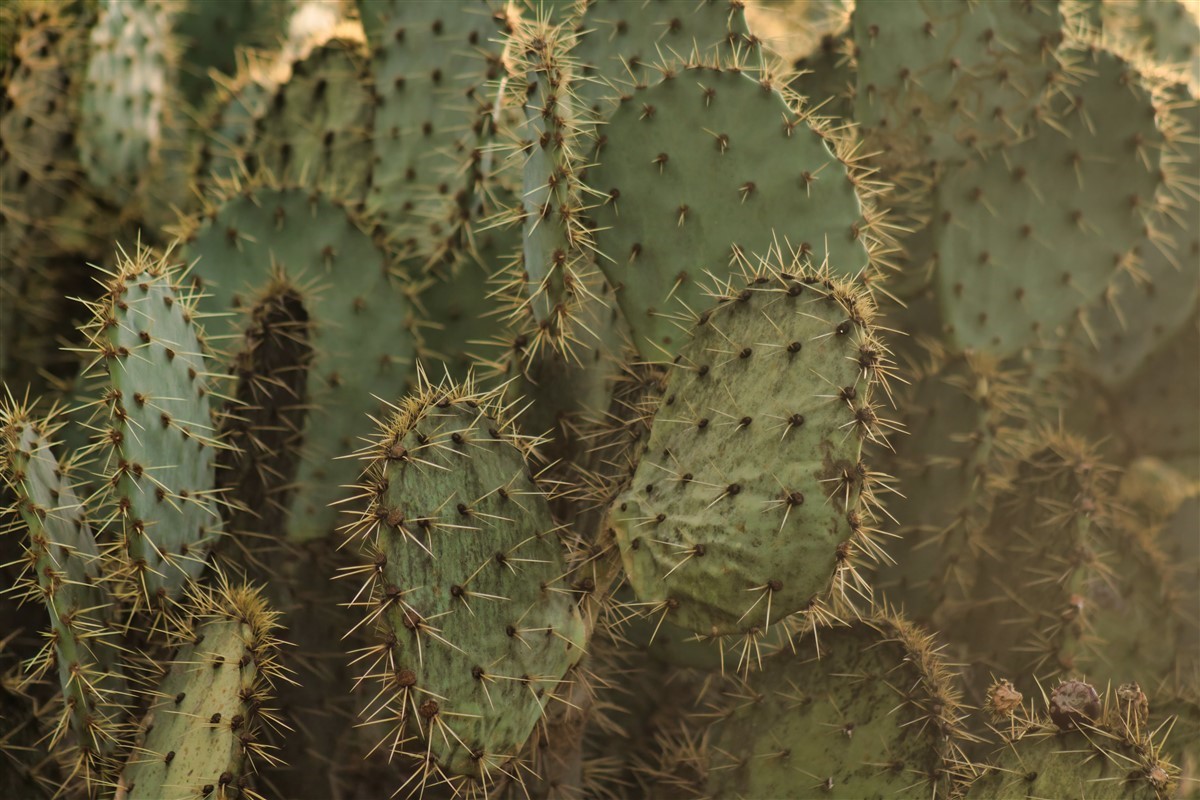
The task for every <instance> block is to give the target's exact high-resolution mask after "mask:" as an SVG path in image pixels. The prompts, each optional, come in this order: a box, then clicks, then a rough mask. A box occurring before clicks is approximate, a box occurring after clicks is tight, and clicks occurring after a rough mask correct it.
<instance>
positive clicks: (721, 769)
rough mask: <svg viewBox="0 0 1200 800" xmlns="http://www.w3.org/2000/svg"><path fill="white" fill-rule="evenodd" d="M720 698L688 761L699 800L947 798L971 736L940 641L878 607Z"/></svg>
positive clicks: (806, 641)
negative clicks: (961, 748)
mask: <svg viewBox="0 0 1200 800" xmlns="http://www.w3.org/2000/svg"><path fill="white" fill-rule="evenodd" d="M713 705H714V706H715V707H714V708H713V709H712V710H713V711H714V712H715V714H714V715H719V719H718V721H716V722H714V723H713V724H712V726H711V727H710V728H709V729H708V730H707V731H705V732H704V735H703V737H702V739H701V742H702V743H701V745H700V747H699V753H698V754H697V756H698V757H693V758H692V759H690V760H691V762H692V765H693V767H694V768H695V769H696V773H697V780H696V782H695V787H696V789H697V790H698V791H697V796H704V797H747V798H750V797H763V798H766V797H770V798H778V799H779V800H785V798H796V800H799V799H800V798H813V797H833V798H844V799H845V800H860V798H867V797H871V798H883V797H898V798H912V800H919V799H920V798H929V797H944V796H947V795H946V792H947V789H948V788H949V783H950V781H949V776H948V774H947V772H946V770H945V768H944V767H945V764H946V762H947V761H948V760H950V759H953V758H957V757H960V756H959V753H958V749H957V748H958V745H959V743H960V742H962V741H963V739H962V738H961V737H962V735H963V734H962V728H961V717H962V712H961V711H960V710H959V706H958V690H957V688H956V687H955V685H954V679H953V676H952V673H951V672H950V669H949V668H948V667H947V666H946V664H945V663H943V661H942V659H941V658H940V656H939V654H938V652H937V647H936V645H935V643H934V641H933V639H932V637H931V636H929V635H928V634H926V633H925V632H924V631H922V630H920V629H919V628H916V627H915V626H913V625H912V624H911V623H909V622H907V621H905V620H903V619H902V618H898V617H893V616H891V615H888V614H881V613H878V612H876V613H875V614H873V615H872V616H871V617H869V618H868V619H866V620H864V621H862V622H858V623H855V624H854V625H852V626H850V627H848V628H834V629H833V630H830V631H822V632H821V633H820V634H819V635H818V636H815V637H814V636H807V637H804V638H803V639H801V640H800V641H799V642H797V644H796V652H795V654H792V653H781V654H780V655H779V657H778V658H777V659H774V660H772V662H771V665H770V668H769V669H765V670H764V671H762V672H759V673H755V674H754V675H753V676H752V677H751V678H750V679H749V680H748V681H747V682H746V685H745V686H744V687H737V688H735V689H733V690H732V691H729V692H728V696H727V697H726V698H723V699H722V700H720V701H717V702H716V703H714V704H713ZM679 796H692V795H690V794H689V795H679Z"/></svg>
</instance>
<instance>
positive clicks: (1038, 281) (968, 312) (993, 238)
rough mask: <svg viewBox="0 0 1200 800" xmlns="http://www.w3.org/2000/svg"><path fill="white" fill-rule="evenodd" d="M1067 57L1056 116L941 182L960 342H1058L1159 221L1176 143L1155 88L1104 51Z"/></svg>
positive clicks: (942, 267)
mask: <svg viewBox="0 0 1200 800" xmlns="http://www.w3.org/2000/svg"><path fill="white" fill-rule="evenodd" d="M990 7H991V6H989V8H990ZM1002 7H1005V8H1008V7H1009V6H1008V5H1007V4H1003V6H1002ZM1012 8H1016V6H1015V5H1014V6H1012ZM1058 58H1059V59H1060V60H1062V61H1063V63H1064V64H1065V65H1066V66H1065V68H1064V72H1063V75H1062V76H1060V77H1058V78H1056V79H1055V83H1054V85H1055V86H1056V96H1055V97H1053V98H1052V99H1051V100H1050V101H1049V103H1050V109H1049V110H1048V111H1047V112H1046V114H1047V116H1049V117H1057V121H1055V122H1054V124H1053V125H1052V126H1051V125H1049V124H1043V125H1042V126H1041V129H1040V130H1039V131H1038V133H1037V135H1036V136H1035V137H1034V138H1033V139H1031V140H1030V141H1027V142H1024V143H1022V144H1018V145H1014V146H1012V147H1009V148H1006V149H1003V150H1001V151H999V152H996V153H993V154H990V155H989V156H988V158H987V160H986V161H983V162H969V163H966V164H964V165H963V166H960V167H955V168H951V169H950V170H949V171H948V174H947V175H946V176H945V179H944V180H943V181H942V182H941V183H940V185H939V186H938V189H937V210H936V216H935V224H936V226H937V234H936V235H937V244H936V250H937V255H938V271H937V275H938V283H939V285H938V292H939V296H940V301H941V307H942V315H943V318H944V319H945V321H946V324H947V326H948V328H949V332H950V335H951V336H952V338H953V341H954V342H955V343H956V344H957V345H958V347H960V348H971V349H976V350H981V351H987V352H990V353H993V354H995V355H996V356H998V357H1005V356H1008V355H1011V354H1013V353H1015V352H1017V351H1018V350H1020V349H1021V348H1023V347H1028V346H1031V345H1039V344H1041V345H1050V344H1056V343H1060V342H1061V341H1062V340H1063V339H1064V338H1065V335H1066V334H1065V332H1063V331H1062V330H1060V328H1062V327H1063V326H1065V325H1066V324H1067V323H1069V322H1070V321H1071V320H1072V319H1073V318H1074V317H1075V314H1076V312H1077V310H1079V309H1080V308H1083V307H1084V306H1086V305H1088V304H1090V303H1091V302H1092V301H1094V300H1095V299H1097V298H1098V297H1100V295H1101V294H1102V293H1103V292H1104V290H1105V287H1106V286H1107V285H1108V282H1109V280H1110V279H1111V278H1112V277H1113V276H1114V275H1115V274H1116V273H1117V270H1118V269H1120V268H1121V267H1122V266H1123V265H1124V264H1126V262H1127V261H1128V260H1129V258H1130V254H1131V251H1132V250H1133V248H1134V247H1135V246H1137V245H1138V243H1139V242H1140V241H1141V240H1142V236H1143V233H1144V231H1145V229H1146V228H1147V226H1151V227H1153V226H1154V225H1155V224H1156V220H1155V214H1156V212H1155V209H1154V201H1155V196H1156V193H1157V191H1158V189H1159V186H1160V183H1161V182H1162V181H1163V180H1164V173H1163V172H1160V169H1159V165H1160V159H1162V158H1163V152H1164V150H1165V148H1166V144H1167V143H1166V142H1165V140H1164V137H1163V133H1162V131H1161V130H1160V128H1159V126H1158V125H1157V124H1156V105H1155V101H1156V96H1155V91H1156V90H1155V87H1154V86H1153V85H1152V84H1148V83H1146V82H1144V81H1143V79H1142V77H1141V76H1140V75H1139V73H1138V72H1137V71H1136V70H1135V69H1134V68H1133V66H1132V65H1131V64H1130V63H1129V62H1127V61H1124V60H1123V59H1121V58H1120V57H1119V56H1117V55H1114V54H1112V53H1109V52H1107V51H1104V50H1098V49H1090V50H1089V49H1083V48H1080V49H1064V50H1060V51H1059V53H1058ZM1064 252H1069V253H1070V254H1071V257H1070V259H1068V260H1066V261H1065V262H1064V261H1063V259H1062V254H1063V253H1064ZM1097 357H1100V358H1103V357H1104V354H1103V353H1100V354H1098V355H1097Z"/></svg>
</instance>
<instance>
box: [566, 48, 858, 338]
mask: <svg viewBox="0 0 1200 800" xmlns="http://www.w3.org/2000/svg"><path fill="white" fill-rule="evenodd" d="M603 133H604V136H605V137H606V138H605V139H604V140H603V142H604V143H603V146H602V147H600V149H599V153H598V154H597V156H596V159H597V161H598V162H599V163H598V165H597V166H596V167H594V168H593V169H592V170H589V172H588V175H587V176H586V181H587V183H588V184H589V185H590V186H592V187H594V188H595V189H596V190H597V191H599V192H601V193H603V195H604V198H603V200H602V201H601V200H598V201H597V204H598V205H599V206H600V207H598V208H596V209H595V211H594V216H595V219H596V222H597V230H596V244H597V246H598V248H599V251H600V253H601V254H602V256H601V257H600V258H599V259H598V263H599V266H600V268H601V269H602V270H603V271H604V273H605V275H606V276H607V278H608V281H609V283H610V284H612V285H613V286H614V287H615V288H616V290H617V303H618V304H619V305H620V307H621V310H622V311H623V312H624V313H625V317H626V318H627V319H628V320H629V324H630V326H631V327H632V328H633V333H634V345H635V346H636V347H637V348H638V351H639V352H640V353H641V355H642V357H643V358H646V359H651V360H657V359H661V358H663V357H664V355H666V356H673V355H674V354H675V353H676V352H678V349H679V347H680V346H682V344H683V343H684V342H685V341H686V339H687V337H686V335H685V333H684V329H685V328H686V327H687V323H686V320H687V318H688V317H689V315H691V314H694V313H698V312H699V311H700V310H701V309H702V308H703V307H704V305H705V300H704V297H703V292H702V289H701V286H702V282H703V281H704V280H705V279H706V278H705V276H706V274H712V275H714V276H717V277H718V278H722V277H724V276H727V275H729V274H731V272H734V271H736V270H735V269H732V268H731V266H730V265H731V263H733V262H734V260H735V258H736V257H737V255H738V253H742V254H745V255H746V256H751V254H756V255H759V256H765V255H766V253H767V251H768V249H770V248H771V247H772V246H779V247H782V248H785V249H786V248H788V247H790V248H792V249H795V250H800V251H802V252H803V253H804V254H805V255H806V256H809V257H810V258H811V261H812V263H813V264H814V265H819V264H821V263H822V262H823V261H824V260H825V259H826V258H828V263H829V264H830V266H831V269H833V270H834V272H835V274H837V275H839V276H854V275H858V274H860V273H862V272H864V271H867V270H868V269H869V264H870V257H869V255H868V250H869V249H870V248H869V247H868V244H869V242H870V241H871V237H872V233H871V231H870V230H868V228H869V226H868V225H866V223H864V222H863V207H862V204H861V202H860V199H859V197H858V194H857V189H856V185H855V180H853V179H852V175H851V173H850V172H849V171H848V170H847V168H846V165H845V164H844V163H842V161H841V160H840V159H839V158H838V156H837V155H835V153H834V150H835V149H836V148H835V143H834V142H833V141H831V140H830V138H829V137H828V134H822V133H820V132H818V131H817V130H814V129H813V128H811V127H809V125H808V124H806V123H805V122H804V121H802V120H800V119H799V118H797V117H796V116H795V114H794V113H793V112H792V111H791V110H790V108H789V106H788V103H787V102H786V101H785V100H784V98H783V97H782V95H780V94H779V92H777V91H772V90H770V89H769V88H767V87H766V86H764V85H763V84H760V83H759V82H758V81H756V80H755V79H754V78H753V77H752V76H751V75H749V74H745V73H743V72H740V71H739V72H730V71H725V72H718V71H713V70H709V69H701V68H687V69H684V70H681V71H680V72H679V73H677V74H676V75H675V77H674V78H672V79H671V80H666V81H663V82H662V83H660V84H658V85H656V86H654V87H651V88H649V89H644V90H637V91H634V92H633V93H632V94H631V95H629V96H628V98H627V99H625V100H623V101H622V103H621V106H620V107H619V108H618V109H617V110H616V111H615V112H614V113H613V115H612V117H611V118H610V119H609V121H608V124H607V125H605V126H604V131H603ZM764 153H772V154H773V155H772V157H771V158H769V159H766V158H763V154H764Z"/></svg>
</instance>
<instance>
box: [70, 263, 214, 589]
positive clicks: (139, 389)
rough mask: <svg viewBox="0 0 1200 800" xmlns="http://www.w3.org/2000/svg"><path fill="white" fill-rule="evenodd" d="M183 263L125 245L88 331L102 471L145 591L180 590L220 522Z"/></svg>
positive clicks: (127, 559)
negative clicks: (95, 383) (126, 249)
mask: <svg viewBox="0 0 1200 800" xmlns="http://www.w3.org/2000/svg"><path fill="white" fill-rule="evenodd" d="M185 279H186V276H185V275H184V273H183V271H182V270H180V269H179V268H178V267H175V266H173V265H171V264H170V263H169V262H168V261H167V260H166V259H165V258H156V257H155V256H153V255H152V254H151V253H150V252H149V251H146V250H138V251H137V252H136V253H135V254H134V255H133V256H132V257H129V256H127V255H125V254H123V253H122V254H121V259H120V262H119V264H118V265H117V269H116V270H115V271H114V272H113V273H112V274H111V277H110V278H109V279H108V280H107V281H106V282H105V284H104V288H105V295H104V296H103V298H102V299H101V300H100V301H99V302H97V303H94V304H92V307H93V310H94V313H95V317H94V319H93V321H92V323H91V324H90V326H89V328H88V330H87V333H88V337H89V339H90V340H91V345H92V348H93V349H94V351H95V354H96V357H95V362H94V368H93V370H92V375H93V377H94V378H95V379H97V381H98V382H99V383H100V385H101V387H102V388H101V395H100V397H98V398H97V399H96V401H95V404H94V405H95V415H94V417H93V419H92V422H91V426H92V429H93V430H94V431H95V434H94V436H93V438H94V439H95V445H94V448H95V450H96V451H97V452H98V454H99V455H100V463H99V464H98V474H99V475H100V476H102V478H103V481H104V483H105V484H106V485H107V486H108V487H110V497H109V502H110V504H111V506H112V513H113V514H114V516H116V517H117V518H118V519H119V521H120V531H121V533H120V535H121V540H120V545H121V554H120V558H121V560H122V569H123V572H124V577H125V578H127V579H128V581H129V582H130V585H131V591H133V592H134V593H136V594H137V595H138V596H139V597H140V598H141V602H142V603H150V604H152V605H154V606H155V607H158V606H159V605H160V604H161V602H162V601H163V600H164V599H166V600H168V601H169V600H174V599H178V597H179V596H180V595H181V594H182V590H183V588H184V587H185V586H186V584H187V583H188V582H189V581H191V580H193V579H195V578H196V577H197V576H198V575H199V574H200V573H201V572H202V571H203V569H204V562H205V556H206V554H207V552H208V550H209V548H210V547H211V545H212V542H213V540H214V539H215V537H216V536H217V535H218V534H219V533H220V531H221V516H220V513H219V512H218V510H217V503H218V498H217V497H216V496H215V494H214V493H215V489H216V474H215V466H216V450H217V448H219V447H220V446H221V445H220V444H219V443H218V442H217V441H216V440H215V439H214V437H213V433H214V431H213V428H214V424H213V418H212V410H213V407H214V404H213V395H212V393H213V392H214V391H215V389H216V387H215V386H214V384H213V382H212V381H211V380H210V377H209V368H210V365H209V361H208V359H207V357H206V354H207V348H206V346H205V344H204V340H203V331H202V330H201V329H200V327H199V325H198V323H197V320H196V311H195V304H196V298H195V296H194V294H193V290H192V289H191V288H190V287H188V288H185V287H184V286H182V285H181V282H182V281H184V280H185Z"/></svg>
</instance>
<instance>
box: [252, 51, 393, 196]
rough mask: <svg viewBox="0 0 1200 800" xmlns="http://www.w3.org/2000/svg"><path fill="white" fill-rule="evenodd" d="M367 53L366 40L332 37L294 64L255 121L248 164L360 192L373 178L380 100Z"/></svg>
mask: <svg viewBox="0 0 1200 800" xmlns="http://www.w3.org/2000/svg"><path fill="white" fill-rule="evenodd" d="M365 56H366V54H365V53H364V52H363V47H362V43H361V42H358V41H354V40H352V39H345V38H333V39H330V40H329V41H327V42H325V43H324V44H321V45H319V46H317V47H314V48H313V49H312V51H311V52H310V53H308V55H307V56H305V57H304V58H303V59H301V60H299V61H297V62H296V63H295V64H293V65H292V72H291V76H290V78H289V80H287V81H286V82H285V83H282V84H280V85H278V86H277V87H276V89H275V94H274V95H273V96H272V98H271V100H270V101H269V107H268V110H267V111H266V113H265V114H264V115H263V116H261V117H259V118H258V119H257V121H256V122H255V131H254V140H253V141H254V144H253V146H252V147H251V148H250V152H249V154H248V155H249V162H250V164H249V166H250V167H251V168H253V167H257V168H266V169H268V170H270V172H271V173H272V174H273V175H274V176H275V178H276V179H278V180H281V181H285V182H292V183H297V184H299V185H304V186H312V187H319V188H321V189H323V190H325V191H327V192H332V193H334V194H336V195H337V196H339V197H344V198H346V199H348V200H352V201H353V200H360V199H361V198H362V197H363V195H364V194H365V193H366V191H367V187H368V186H369V185H370V177H369V176H370V168H371V141H370V138H369V134H368V132H369V131H370V130H371V119H372V115H373V113H374V108H375V106H374V104H373V103H372V102H371V87H370V82H369V77H368V75H367V73H366V58H365ZM247 99H248V100H251V102H252V99H251V98H247Z"/></svg>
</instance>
